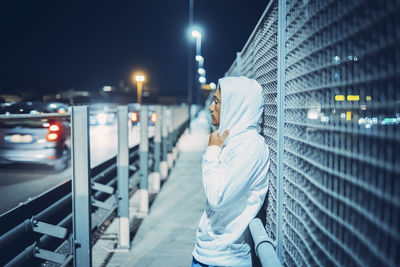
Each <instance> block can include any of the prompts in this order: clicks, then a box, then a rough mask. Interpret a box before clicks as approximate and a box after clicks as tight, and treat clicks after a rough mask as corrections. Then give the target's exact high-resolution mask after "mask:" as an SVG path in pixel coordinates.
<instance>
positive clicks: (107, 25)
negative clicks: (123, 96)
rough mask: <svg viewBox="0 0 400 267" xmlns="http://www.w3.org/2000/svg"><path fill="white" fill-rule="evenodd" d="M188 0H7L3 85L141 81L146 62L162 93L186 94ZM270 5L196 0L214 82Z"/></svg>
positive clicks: (89, 86)
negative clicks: (136, 77)
mask: <svg viewBox="0 0 400 267" xmlns="http://www.w3.org/2000/svg"><path fill="white" fill-rule="evenodd" d="M188 5H189V1H184V4H178V3H173V4H171V3H170V2H164V1H161V2H159V1H157V2H154V1H146V2H137V3H136V2H132V1H123V2H118V3H111V2H107V1H96V2H93V3H87V2H85V3H69V2H68V3H58V2H57V3H55V2H51V1H48V0H45V1H41V2H27V3H24V5H23V6H22V5H19V3H16V2H7V3H5V4H3V5H2V8H1V11H0V14H1V16H0V21H1V26H0V29H1V32H2V37H3V38H2V39H3V41H2V49H1V52H0V55H1V61H2V63H1V66H0V80H1V83H0V92H1V93H12V92H13V91H15V90H21V91H26V90H30V89H32V90H34V91H37V92H38V93H40V94H42V93H51V92H56V91H65V90H68V89H71V88H74V89H76V90H87V91H90V92H94V91H98V90H100V89H101V88H102V87H103V86H106V85H110V86H118V85H119V83H120V81H121V80H122V81H124V83H125V84H126V85H129V86H131V87H135V86H136V85H133V84H132V83H131V82H130V75H131V73H132V72H133V71H134V70H142V71H143V72H146V73H147V75H146V76H147V81H146V82H147V83H148V85H150V86H151V87H154V88H156V89H157V90H158V92H159V93H160V94H161V95H186V94H187V55H188V48H189V37H188V36H187V29H188ZM266 5H267V3H266V2H265V1H260V0H257V1H252V3H251V5H249V4H248V2H247V1H244V0H237V1H228V0H226V1H212V0H203V1H194V24H195V25H200V26H201V28H202V29H203V38H202V55H203V57H204V58H205V69H206V71H207V75H206V76H207V83H209V82H217V79H218V78H219V77H222V76H223V75H224V73H225V71H227V69H228V68H229V66H230V64H231V63H232V62H233V61H234V59H235V57H236V52H238V51H240V50H241V49H242V48H243V46H244V44H245V43H246V41H247V39H248V38H249V36H250V34H251V32H252V31H253V29H254V27H255V26H256V24H257V21H258V19H259V18H260V16H261V14H262V13H263V11H264V9H265V7H266ZM191 48H192V49H193V51H194V49H195V46H194V41H193V42H192V46H191ZM193 64H194V59H193Z"/></svg>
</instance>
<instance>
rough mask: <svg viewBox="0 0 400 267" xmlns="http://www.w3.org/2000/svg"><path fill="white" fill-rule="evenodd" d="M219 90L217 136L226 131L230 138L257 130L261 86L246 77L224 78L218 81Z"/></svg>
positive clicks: (261, 104) (262, 100)
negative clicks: (219, 112)
mask: <svg viewBox="0 0 400 267" xmlns="http://www.w3.org/2000/svg"><path fill="white" fill-rule="evenodd" d="M218 84H219V88H220V90H221V114H220V124H219V134H220V135H222V133H223V132H224V131H225V130H226V129H228V130H229V136H228V138H232V137H234V136H236V135H239V134H241V133H243V132H245V131H248V130H251V129H255V128H257V122H258V120H259V119H260V117H261V114H262V112H263V107H264V96H263V90H262V87H261V85H260V84H259V83H258V82H257V81H256V80H254V79H249V78H247V77H244V76H241V77H225V78H221V79H219V80H218Z"/></svg>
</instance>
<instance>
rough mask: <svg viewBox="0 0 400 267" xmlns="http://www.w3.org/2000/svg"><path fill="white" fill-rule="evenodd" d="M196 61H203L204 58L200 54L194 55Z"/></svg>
mask: <svg viewBox="0 0 400 267" xmlns="http://www.w3.org/2000/svg"><path fill="white" fill-rule="evenodd" d="M196 61H198V62H204V58H203V57H202V56H200V55H197V56H196Z"/></svg>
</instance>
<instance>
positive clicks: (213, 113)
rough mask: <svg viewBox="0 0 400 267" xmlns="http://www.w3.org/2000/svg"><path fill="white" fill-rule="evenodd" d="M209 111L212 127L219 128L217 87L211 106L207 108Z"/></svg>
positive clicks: (219, 93) (219, 113)
mask: <svg viewBox="0 0 400 267" xmlns="http://www.w3.org/2000/svg"><path fill="white" fill-rule="evenodd" d="M208 109H209V110H210V111H211V123H212V125H214V126H219V120H220V115H221V91H220V90H219V87H218V88H217V90H216V91H215V94H214V98H213V101H212V102H211V105H210V106H209V107H208Z"/></svg>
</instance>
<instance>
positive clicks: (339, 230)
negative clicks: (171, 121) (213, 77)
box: [226, 0, 400, 266]
mask: <svg viewBox="0 0 400 267" xmlns="http://www.w3.org/2000/svg"><path fill="white" fill-rule="evenodd" d="M399 13H400V3H399V1H365V0H355V1H346V0H339V1H337V0H314V1H313V0H288V1H286V0H272V1H269V4H268V6H267V8H266V9H265V12H264V13H263V15H262V17H261V18H260V20H259V22H258V24H257V26H256V28H255V29H254V31H253V33H252V34H251V36H250V38H249V40H248V41H247V43H246V45H245V46H244V48H243V49H242V51H241V52H239V53H237V58H236V60H235V61H234V62H233V63H232V65H231V67H230V68H229V69H228V72H227V73H226V76H240V75H244V76H247V77H251V78H254V79H256V80H257V81H258V82H259V83H260V84H261V85H262V87H263V89H264V100H265V105H264V114H263V116H262V121H261V123H260V132H261V133H262V135H263V136H264V137H265V141H266V143H267V144H268V146H269V148H270V157H271V165H270V170H269V173H268V178H269V194H268V198H267V200H266V203H265V211H266V217H265V229H266V232H267V234H268V236H269V237H270V238H271V239H272V240H274V242H276V243H277V247H276V251H277V254H278V256H279V259H280V261H281V262H282V264H283V265H285V266H399V265H400V179H399V177H400V168H399V166H398V161H399V160H400V149H398V148H399V147H400V90H399V89H398V85H399V77H400V71H399V70H400V68H399V66H400V57H399V53H398V47H399V46H400V34H399V29H400V20H399V19H398V14H399ZM244 90H245V88H244Z"/></svg>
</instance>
